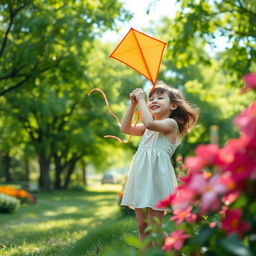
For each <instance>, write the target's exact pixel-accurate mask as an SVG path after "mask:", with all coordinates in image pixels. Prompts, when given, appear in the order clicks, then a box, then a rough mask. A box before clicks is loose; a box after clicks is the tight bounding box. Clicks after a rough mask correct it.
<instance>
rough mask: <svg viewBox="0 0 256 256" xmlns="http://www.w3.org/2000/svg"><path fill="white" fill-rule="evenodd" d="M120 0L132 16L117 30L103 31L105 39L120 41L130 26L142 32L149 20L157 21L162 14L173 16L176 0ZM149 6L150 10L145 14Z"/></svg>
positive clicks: (148, 25)
mask: <svg viewBox="0 0 256 256" xmlns="http://www.w3.org/2000/svg"><path fill="white" fill-rule="evenodd" d="M121 2H122V3H124V8H125V9H127V10H129V11H130V12H131V13H133V18H132V19H131V20H130V21H129V22H125V23H121V24H120V26H121V30H120V31H119V32H107V33H105V35H104V40H106V41H110V42H116V41H120V40H121V39H122V38H123V36H125V35H126V33H127V32H128V31H129V29H130V28H131V27H133V28H134V29H137V30H140V31H141V32H143V28H147V27H150V22H152V21H157V20H159V19H160V18H161V17H163V16H168V17H170V18H171V17H174V15H175V12H176V6H175V2H176V0H155V1H153V0H121ZM152 3H154V5H152ZM150 4H151V6H150ZM149 7H150V12H149V14H147V9H148V8H149Z"/></svg>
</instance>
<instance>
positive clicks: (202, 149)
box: [185, 144, 219, 172]
mask: <svg viewBox="0 0 256 256" xmlns="http://www.w3.org/2000/svg"><path fill="white" fill-rule="evenodd" d="M195 152H196V156H193V157H188V158H187V159H186V160H185V166H186V167H187V168H189V169H190V171H191V172H197V171H201V170H202V169H203V168H204V167H205V166H211V165H214V164H215V163H216V159H217V156H218V152H219V147H218V145H216V144H209V145H199V146H198V147H197V148H196V150H195Z"/></svg>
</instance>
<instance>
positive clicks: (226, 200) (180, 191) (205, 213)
mask: <svg viewBox="0 0 256 256" xmlns="http://www.w3.org/2000/svg"><path fill="white" fill-rule="evenodd" d="M244 81H245V87H244V89H243V90H242V93H244V92H246V91H248V90H256V73H251V74H248V75H246V76H245V77H244ZM234 124H235V125H236V126H237V127H238V129H239V130H240V137H239V138H236V139H231V140H229V141H228V142H227V143H226V145H225V146H224V147H223V148H219V147H218V146H217V145H215V144H210V145H199V146H198V147H197V148H196V150H195V156H192V157H188V158H187V159H185V161H184V166H182V168H183V172H184V168H186V172H187V173H186V175H184V176H183V177H180V179H179V180H180V184H179V186H178V187H177V189H176V191H175V192H174V193H173V194H171V195H169V197H168V198H166V199H164V200H163V201H161V202H159V204H158V205H157V206H158V207H161V208H170V209H171V210H172V217H171V218H170V221H171V222H175V224H176V230H175V231H173V232H170V234H167V236H166V238H165V239H164V242H163V245H162V250H163V251H164V252H165V254H166V255H188V256H189V255H209V256H211V255H220V256H226V255H227V256H229V255H238V256H239V255H241V256H242V255H244V256H245V255H246V256H253V255H256V102H252V103H251V104H250V105H249V106H248V108H247V109H245V110H244V111H243V112H242V113H241V114H240V115H238V116H237V117H236V118H235V119H234ZM179 160H181V159H179Z"/></svg>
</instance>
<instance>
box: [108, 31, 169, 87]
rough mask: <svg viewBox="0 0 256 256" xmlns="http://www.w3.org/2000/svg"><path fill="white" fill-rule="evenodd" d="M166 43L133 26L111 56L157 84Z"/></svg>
mask: <svg viewBox="0 0 256 256" xmlns="http://www.w3.org/2000/svg"><path fill="white" fill-rule="evenodd" d="M165 46H166V43H165V42H163V41H160V40H158V39H156V38H153V37H151V36H148V35H146V34H144V33H141V32H139V31H138V30H136V29H134V28H131V29H130V30H129V32H128V33H127V34H126V36H125V37H124V38H123V40H122V41H121V42H120V43H119V44H118V46H117V47H116V49H115V50H114V51H113V52H112V53H111V55H110V56H109V57H111V58H113V59H116V60H118V61H121V62H123V63H124V64H126V65H127V66H129V67H131V68H133V69H135V70H136V71H137V72H139V73H140V74H142V75H143V76H145V77H146V78H147V79H148V80H150V81H151V82H152V84H153V85H155V84H156V80H157V76H158V72H159V68H160V64H161V60H162V56H163V52H164V48H165Z"/></svg>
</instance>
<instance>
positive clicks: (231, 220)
mask: <svg viewBox="0 0 256 256" xmlns="http://www.w3.org/2000/svg"><path fill="white" fill-rule="evenodd" d="M241 217H242V210H241V209H232V210H228V211H227V212H226V215H225V217H224V218H223V219H222V222H221V228H222V229H223V230H225V231H226V233H227V234H230V233H237V234H238V235H239V236H240V237H242V236H243V233H244V232H246V231H247V230H248V229H249V228H250V226H249V223H248V222H246V221H242V220H241Z"/></svg>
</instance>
